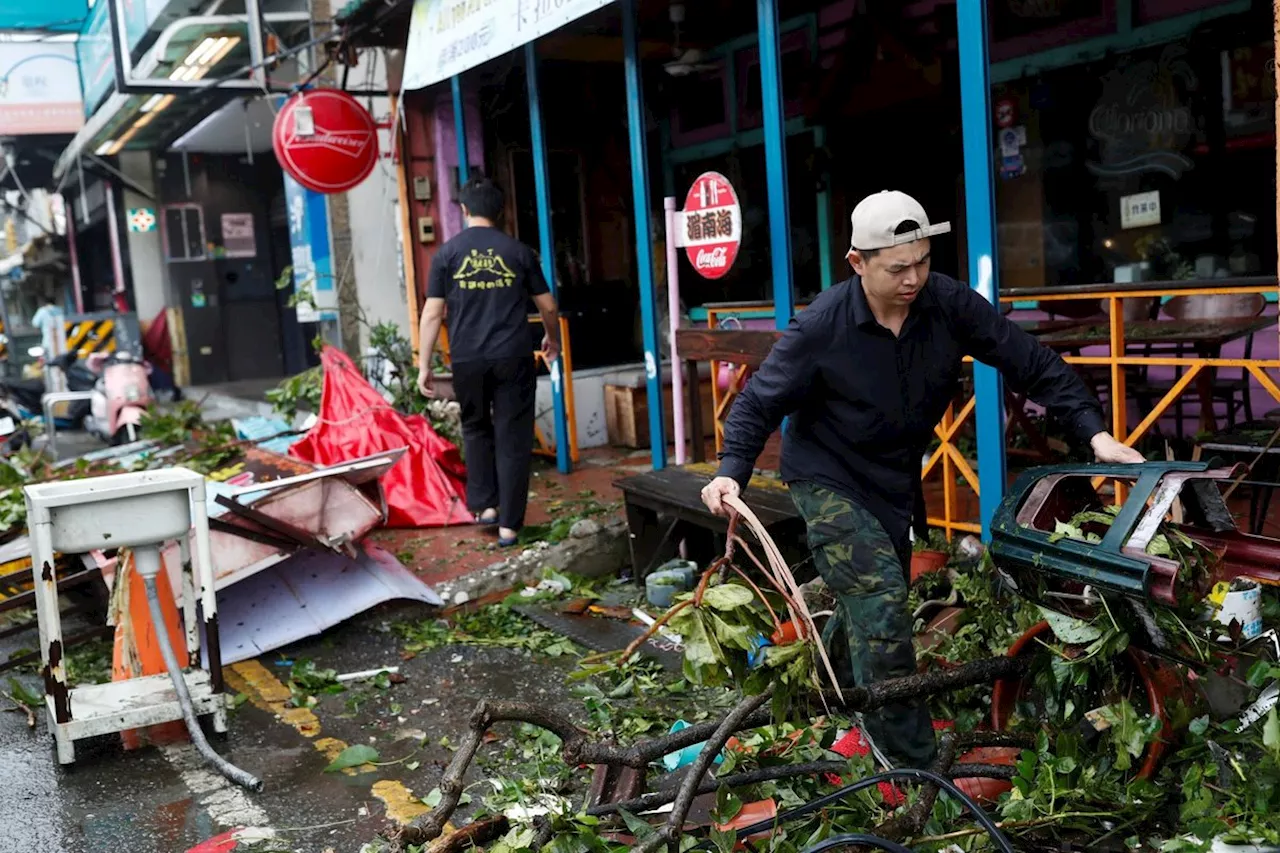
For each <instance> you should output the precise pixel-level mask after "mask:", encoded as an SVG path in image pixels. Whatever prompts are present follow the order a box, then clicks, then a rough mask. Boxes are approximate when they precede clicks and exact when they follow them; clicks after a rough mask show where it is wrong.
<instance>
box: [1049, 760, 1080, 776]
mask: <svg viewBox="0 0 1280 853" xmlns="http://www.w3.org/2000/svg"><path fill="white" fill-rule="evenodd" d="M1053 769H1054V770H1056V771H1058V772H1059V773H1063V774H1066V773H1073V772H1075V769H1076V760H1075V759H1074V758H1071V757H1070V756H1066V757H1064V758H1059V759H1058V760H1057V761H1056V762H1054V765H1053Z"/></svg>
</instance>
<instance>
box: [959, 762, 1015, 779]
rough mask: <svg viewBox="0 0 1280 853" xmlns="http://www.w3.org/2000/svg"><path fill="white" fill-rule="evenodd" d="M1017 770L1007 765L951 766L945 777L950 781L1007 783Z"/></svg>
mask: <svg viewBox="0 0 1280 853" xmlns="http://www.w3.org/2000/svg"><path fill="white" fill-rule="evenodd" d="M1017 773H1018V768H1016V767H1010V766H1009V765H1007V764H953V765H951V770H949V771H948V772H947V775H948V776H950V777H951V778H952V779H1002V780H1004V781H1006V782H1007V781H1009V780H1010V779H1012V778H1013V777H1014V776H1016V775H1017Z"/></svg>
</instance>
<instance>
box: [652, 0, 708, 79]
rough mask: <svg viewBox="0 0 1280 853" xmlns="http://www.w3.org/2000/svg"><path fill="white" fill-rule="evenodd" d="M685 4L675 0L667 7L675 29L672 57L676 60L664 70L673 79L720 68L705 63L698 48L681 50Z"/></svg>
mask: <svg viewBox="0 0 1280 853" xmlns="http://www.w3.org/2000/svg"><path fill="white" fill-rule="evenodd" d="M684 12H685V9H684V3H681V2H679V0H673V2H672V3H671V5H670V6H668V7H667V17H668V19H669V20H670V21H671V24H672V26H673V27H674V28H675V41H674V42H673V43H672V45H671V55H672V56H674V57H675V58H674V59H673V60H671V61H670V62H668V63H666V64H665V65H663V66H662V70H663V71H665V72H667V74H669V75H671V76H672V77H686V76H688V75H690V74H700V73H702V72H705V71H715V70H716V69H718V68H719V67H720V66H719V64H718V63H714V62H703V61H702V51H701V50H699V49H698V48H696V47H691V48H688V49H686V50H681V49H680V25H681V24H683V23H684Z"/></svg>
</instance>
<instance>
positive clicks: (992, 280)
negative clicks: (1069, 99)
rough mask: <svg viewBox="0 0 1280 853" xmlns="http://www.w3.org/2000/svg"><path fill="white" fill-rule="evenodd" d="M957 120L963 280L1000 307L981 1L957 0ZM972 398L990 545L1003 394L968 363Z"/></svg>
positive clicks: (1001, 477)
mask: <svg viewBox="0 0 1280 853" xmlns="http://www.w3.org/2000/svg"><path fill="white" fill-rule="evenodd" d="M956 19H957V32H958V36H959V39H958V40H959V42H960V118H961V131H962V135H963V137H964V140H963V142H964V197H965V223H966V224H965V230H966V232H967V235H968V249H969V280H970V282H971V284H972V286H973V287H976V288H977V290H978V292H979V293H981V294H982V296H983V298H984V299H986V300H987V301H988V302H990V303H991V304H992V305H993V306H998V305H999V304H1000V284H999V281H998V280H997V278H998V270H999V264H997V262H996V239H995V228H996V216H995V213H996V206H995V175H994V169H993V165H992V137H991V83H990V79H989V71H990V69H989V66H988V62H987V3H986V0H958V2H957V3H956ZM973 385H974V391H975V394H976V396H977V403H976V416H977V423H978V486H979V498H978V503H979V508H980V511H981V514H982V537H983V539H985V540H987V541H990V538H991V519H992V518H993V517H994V516H995V512H996V508H997V507H999V505H1000V500H1001V498H1003V497H1004V490H1005V485H1006V483H1007V475H1006V469H1005V453H1004V393H1003V383H1002V382H1001V379H1000V374H999V372H998V371H997V370H996V369H995V368H994V367H990V366H988V365H985V364H979V363H978V362H974V365H973Z"/></svg>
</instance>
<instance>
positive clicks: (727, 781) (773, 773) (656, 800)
mask: <svg viewBox="0 0 1280 853" xmlns="http://www.w3.org/2000/svg"><path fill="white" fill-rule="evenodd" d="M848 771H849V762H847V761H808V762H805V763H804V764H780V765H775V766H773V767H759V768H756V769H755V770H744V771H743V772H741V773H733V774H731V775H729V776H721V777H718V778H716V779H712V780H710V781H707V782H703V783H702V784H700V785H699V786H698V790H697V791H695V792H694V795H695V796H699V797H700V796H702V795H703V794H714V793H715V792H716V791H718V790H720V788H721V786H723V787H725V788H746V787H749V786H751V785H761V784H763V783H765V782H778V781H780V780H782V779H794V778H796V777H799V776H817V775H820V774H826V773H835V774H837V775H839V774H843V773H847V772H848ZM1014 773H1015V769H1014V768H1012V767H1006V766H1004V765H1001V764H956V765H955V766H953V767H952V768H951V771H950V772H949V773H948V774H947V775H948V776H950V777H951V778H953V779H1012V778H1013V775H1014ZM675 798H676V792H675V791H659V792H655V793H652V794H645V795H644V796H642V797H636V798H635V799H632V800H625V801H622V802H617V803H604V804H603V805H599V806H592V807H591V808H589V809H587V814H588V815H589V816H591V817H605V816H607V815H611V814H617V813H618V812H620V811H626V812H631V813H632V814H638V813H640V812H646V811H650V810H651V809H656V808H658V807H659V806H665V805H666V804H667V803H670V802H672V801H673V800H675Z"/></svg>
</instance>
